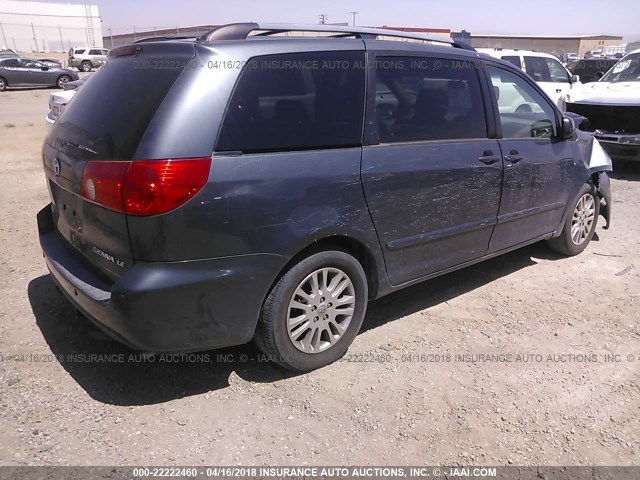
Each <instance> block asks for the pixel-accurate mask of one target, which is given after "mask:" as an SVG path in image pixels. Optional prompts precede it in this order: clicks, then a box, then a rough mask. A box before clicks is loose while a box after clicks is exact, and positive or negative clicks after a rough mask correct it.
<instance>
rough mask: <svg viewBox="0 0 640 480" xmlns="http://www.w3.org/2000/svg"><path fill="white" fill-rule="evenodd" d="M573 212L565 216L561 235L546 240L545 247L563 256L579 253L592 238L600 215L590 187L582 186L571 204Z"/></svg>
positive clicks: (594, 193) (596, 195) (597, 199)
mask: <svg viewBox="0 0 640 480" xmlns="http://www.w3.org/2000/svg"><path fill="white" fill-rule="evenodd" d="M572 206H573V212H572V213H571V214H570V215H569V216H567V220H566V221H565V224H564V227H563V228H562V233H561V234H560V236H559V237H557V238H551V239H549V240H547V245H549V248H551V250H554V251H556V252H558V253H562V254H563V255H568V256H573V255H577V254H579V253H581V252H582V251H583V250H584V249H585V248H587V245H589V242H590V241H591V239H592V238H593V234H594V233H595V231H596V225H597V223H598V215H600V199H599V198H598V194H597V193H596V192H595V190H594V188H593V186H592V185H589V184H588V183H587V184H584V185H583V186H582V188H581V189H580V192H579V193H578V195H577V197H576V199H575V200H574V202H573V203H572Z"/></svg>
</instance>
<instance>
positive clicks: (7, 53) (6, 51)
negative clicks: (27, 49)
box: [0, 47, 22, 57]
mask: <svg viewBox="0 0 640 480" xmlns="http://www.w3.org/2000/svg"><path fill="white" fill-rule="evenodd" d="M0 57H22V55H20V54H19V53H17V52H16V51H15V50H11V49H10V48H7V47H2V48H0Z"/></svg>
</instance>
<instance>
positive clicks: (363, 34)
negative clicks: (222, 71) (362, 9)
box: [199, 22, 475, 51]
mask: <svg viewBox="0 0 640 480" xmlns="http://www.w3.org/2000/svg"><path fill="white" fill-rule="evenodd" d="M255 31H259V32H260V33H259V34H258V35H260V36H268V35H275V34H278V33H286V32H319V33H320V32H326V33H336V34H339V35H337V37H355V38H370V39H375V38H378V37H394V38H407V39H412V40H423V41H425V42H434V43H444V44H446V45H451V46H452V47H454V48H462V49H464V50H472V51H475V49H474V48H473V47H471V46H470V45H467V44H466V43H463V42H456V41H454V40H451V39H450V38H441V37H433V36H430V35H424V34H420V33H414V32H403V31H400V30H391V29H385V28H364V27H362V28H360V27H347V26H342V25H299V24H295V23H290V24H288V23H267V24H258V23H253V22H251V23H230V24H228V25H222V26H220V27H217V28H214V29H213V30H209V31H208V32H206V33H205V34H204V35H202V36H201V37H200V38H199V41H201V42H215V41H218V40H245V39H246V38H247V37H248V36H249V34H251V33H252V32H255Z"/></svg>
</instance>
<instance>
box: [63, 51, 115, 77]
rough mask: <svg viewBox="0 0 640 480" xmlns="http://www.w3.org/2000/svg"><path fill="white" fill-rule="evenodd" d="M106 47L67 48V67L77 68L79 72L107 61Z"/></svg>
mask: <svg viewBox="0 0 640 480" xmlns="http://www.w3.org/2000/svg"><path fill="white" fill-rule="evenodd" d="M108 52H109V50H107V49H106V48H95V47H76V48H72V49H70V50H69V60H68V64H69V68H77V69H78V70H80V71H81V72H90V71H91V70H93V69H94V68H97V67H100V66H101V65H103V64H104V63H105V62H106V61H107V53H108Z"/></svg>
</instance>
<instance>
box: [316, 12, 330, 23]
mask: <svg viewBox="0 0 640 480" xmlns="http://www.w3.org/2000/svg"><path fill="white" fill-rule="evenodd" d="M318 18H319V19H320V25H324V24H325V23H327V18H329V15H325V14H324V13H321V14H320V15H318Z"/></svg>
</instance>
